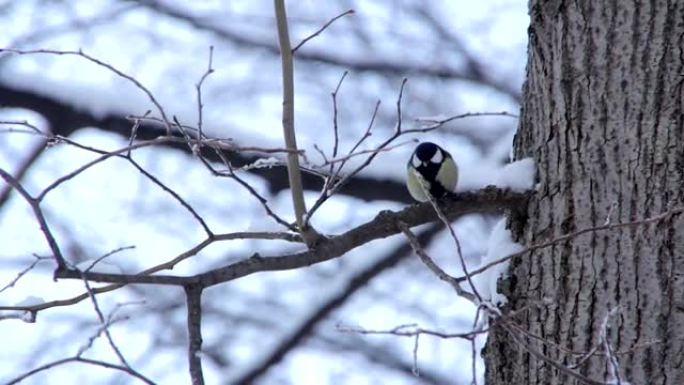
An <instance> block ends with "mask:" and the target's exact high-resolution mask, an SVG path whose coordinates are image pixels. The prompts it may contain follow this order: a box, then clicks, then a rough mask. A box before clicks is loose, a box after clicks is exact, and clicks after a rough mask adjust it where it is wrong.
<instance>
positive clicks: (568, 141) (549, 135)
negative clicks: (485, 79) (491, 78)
mask: <svg viewBox="0 0 684 385" xmlns="http://www.w3.org/2000/svg"><path fill="white" fill-rule="evenodd" d="M530 16H531V17H530V19H531V26H530V42H529V58H528V65H527V81H526V84H525V87H524V101H523V106H522V116H521V121H520V126H519V129H518V132H517V135H516V138H515V143H514V148H515V156H516V158H517V159H520V158H525V157H533V158H534V160H535V162H536V164H537V167H538V179H539V180H538V182H539V184H538V188H537V191H536V195H535V196H533V198H532V200H531V202H530V204H529V208H528V218H527V222H526V223H525V224H524V226H523V227H522V231H521V233H520V234H519V236H520V239H519V241H520V242H521V243H523V244H526V245H532V244H537V243H541V242H546V241H549V240H552V239H554V238H557V237H559V236H561V235H564V234H568V233H572V232H575V231H579V230H582V229H586V228H592V227H597V226H602V225H604V224H605V223H606V222H607V220H610V223H611V224H616V223H626V222H634V221H639V220H641V219H645V218H649V217H654V216H658V215H659V214H662V213H666V212H668V211H670V210H673V209H674V210H675V211H677V210H676V208H680V207H682V206H683V205H684V175H683V173H684V142H683V139H684V138H683V137H682V136H683V131H684V126H683V118H682V113H683V106H684V93H683V92H684V90H683V88H682V83H683V82H684V67H683V65H682V63H683V62H684V1H681V0H672V1H665V0H663V1H637V0H619V1H618V0H613V1H594V0H578V1H542V0H531V1H530ZM611 207H612V209H611ZM607 218H609V219H607ZM510 274H511V277H510V278H509V279H508V280H507V281H506V283H507V284H506V285H501V284H500V287H504V286H505V287H506V289H505V294H506V295H507V296H508V298H509V304H508V305H507V309H506V310H507V311H511V310H516V309H522V308H524V307H525V306H530V308H529V310H526V311H522V312H521V313H520V314H519V315H517V316H516V317H515V318H513V319H512V321H514V322H515V323H516V324H518V325H519V326H520V327H521V328H522V329H523V330H524V331H525V332H527V333H529V334H525V333H522V332H518V333H512V332H511V329H510V328H505V327H503V326H502V324H503V323H500V324H499V325H496V323H495V326H494V327H493V330H492V331H491V332H490V335H489V339H488V341H487V346H486V349H485V351H484V353H483V354H484V357H485V362H486V382H487V384H489V385H492V384H580V383H585V382H587V381H586V379H585V380H581V379H578V377H577V376H574V377H573V375H572V374H570V373H569V371H568V370H565V369H562V368H559V367H558V366H554V364H553V363H551V362H550V361H549V360H552V361H555V362H557V363H560V364H562V365H564V366H571V365H572V364H573V363H576V362H578V361H580V359H581V358H582V356H581V354H574V353H587V352H590V351H591V350H592V349H594V348H595V347H596V346H598V350H596V351H595V353H594V354H593V355H591V357H590V358H588V359H587V360H586V361H584V362H583V363H582V364H581V365H579V366H578V367H577V368H576V369H573V371H574V373H576V374H579V375H581V376H584V377H586V378H588V379H591V380H594V381H597V382H608V383H611V382H612V383H622V384H626V383H627V382H629V383H631V384H632V385H641V384H671V385H681V384H684V215H682V214H681V213H673V214H672V215H665V216H663V217H662V218H660V219H659V220H655V221H652V222H649V223H642V224H638V225H634V226H626V227H620V228H612V229H608V230H600V231H589V232H586V233H584V234H582V235H578V236H576V237H572V238H571V239H570V240H569V241H566V242H561V243H557V244H555V246H553V247H547V248H542V249H538V250H536V251H534V252H533V253H529V254H527V255H525V256H523V257H521V258H518V259H516V260H514V261H512V263H511V267H510ZM542 299H548V300H550V303H551V304H545V305H543V304H542V305H540V302H541V301H542ZM612 309H615V312H614V315H613V316H612V317H607V314H608V313H609V312H610V311H611V310H612ZM606 320H607V323H605V325H606V327H603V325H604V321H606ZM604 330H605V331H606V335H607V338H606V339H604V340H602V338H601V335H602V332H603V331H604ZM514 335H515V336H517V338H518V339H517V340H516V338H514ZM531 335H534V336H538V337H541V338H542V339H543V340H545V341H544V342H542V340H540V339H536V338H534V337H531ZM602 341H606V342H608V344H602V343H601V342H602ZM525 343H526V344H529V346H528V347H525V346H524V344H525ZM608 347H610V348H611V349H612V351H613V352H614V353H615V354H614V357H615V360H614V362H613V363H611V360H610V359H609V354H606V348H608ZM532 350H534V351H538V353H542V354H543V355H544V356H545V358H544V357H539V355H535V354H533V352H531V351H532ZM618 366H619V369H618V370H616V368H618Z"/></svg>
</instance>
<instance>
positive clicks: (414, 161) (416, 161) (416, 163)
mask: <svg viewBox="0 0 684 385" xmlns="http://www.w3.org/2000/svg"><path fill="white" fill-rule="evenodd" d="M411 163H412V164H413V167H414V168H418V167H420V163H421V161H420V159H418V157H417V156H416V155H414V156H413V158H411Z"/></svg>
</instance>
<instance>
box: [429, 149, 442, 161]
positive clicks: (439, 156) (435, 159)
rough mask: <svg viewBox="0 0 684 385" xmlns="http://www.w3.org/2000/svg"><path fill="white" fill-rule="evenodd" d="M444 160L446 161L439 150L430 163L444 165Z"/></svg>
mask: <svg viewBox="0 0 684 385" xmlns="http://www.w3.org/2000/svg"><path fill="white" fill-rule="evenodd" d="M442 160H444V156H443V155H442V151H439V150H437V151H435V155H433V156H432V159H430V162H432V163H437V164H440V163H442Z"/></svg>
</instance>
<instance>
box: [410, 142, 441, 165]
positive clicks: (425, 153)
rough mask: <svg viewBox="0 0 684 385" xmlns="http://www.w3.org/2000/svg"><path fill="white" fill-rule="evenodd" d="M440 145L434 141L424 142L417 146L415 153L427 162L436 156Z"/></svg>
mask: <svg viewBox="0 0 684 385" xmlns="http://www.w3.org/2000/svg"><path fill="white" fill-rule="evenodd" d="M438 149H439V147H438V146H437V145H436V144H434V143H432V142H423V143H421V144H419V145H418V147H416V151H415V154H416V156H417V157H418V159H420V160H421V161H423V162H427V161H429V160H430V159H432V157H433V156H435V152H437V150H438Z"/></svg>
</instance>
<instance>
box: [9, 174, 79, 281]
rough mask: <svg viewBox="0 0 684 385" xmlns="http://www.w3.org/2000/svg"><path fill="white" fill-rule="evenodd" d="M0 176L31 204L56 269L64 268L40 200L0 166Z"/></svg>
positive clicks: (61, 256)
mask: <svg viewBox="0 0 684 385" xmlns="http://www.w3.org/2000/svg"><path fill="white" fill-rule="evenodd" d="M0 177H2V179H4V180H5V182H7V184H9V185H10V186H12V187H13V188H14V189H15V190H17V191H18V192H19V194H20V195H21V196H22V197H23V198H24V200H26V203H28V204H29V206H31V209H32V210H33V215H35V217H36V220H37V221H38V224H39V225H40V230H41V231H42V232H43V235H44V236H45V239H46V240H47V243H48V245H49V246H50V250H51V251H52V254H53V257H54V258H55V263H56V264H57V271H59V270H64V269H66V268H67V264H66V261H65V260H64V256H63V255H62V251H61V250H60V249H59V245H58V244H57V240H56V239H55V237H54V236H53V235H52V231H50V227H49V226H48V224H47V221H46V220H45V215H44V214H43V210H42V209H41V208H40V202H39V201H38V200H37V199H36V198H33V197H32V196H31V195H30V194H29V193H28V192H27V191H26V190H25V189H24V187H23V186H22V185H21V184H20V183H19V182H18V181H17V180H16V179H14V177H13V176H12V175H10V174H9V173H8V172H7V171H5V170H3V169H2V168H0Z"/></svg>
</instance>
